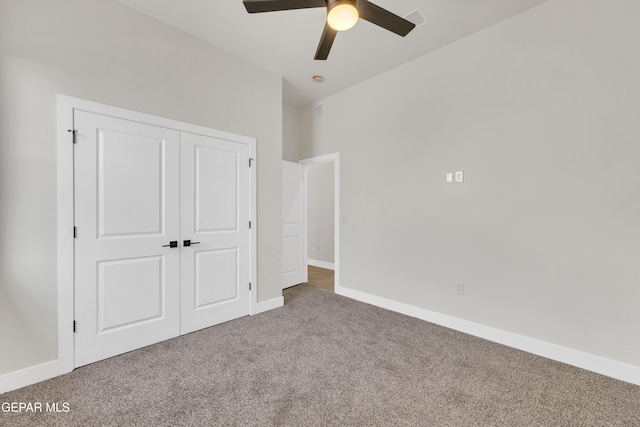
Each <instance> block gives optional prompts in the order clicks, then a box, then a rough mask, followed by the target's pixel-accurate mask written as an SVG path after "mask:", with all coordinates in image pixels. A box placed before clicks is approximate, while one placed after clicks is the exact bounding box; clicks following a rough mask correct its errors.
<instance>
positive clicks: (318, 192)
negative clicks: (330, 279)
mask: <svg viewBox="0 0 640 427" xmlns="http://www.w3.org/2000/svg"><path fill="white" fill-rule="evenodd" d="M333 191H334V176H333V162H328V163H320V164H317V165H311V166H307V215H308V218H307V257H308V258H310V259H312V260H316V261H323V262H326V263H330V264H333V261H334V250H333V247H334V239H335V234H334V230H335V229H334V195H333Z"/></svg>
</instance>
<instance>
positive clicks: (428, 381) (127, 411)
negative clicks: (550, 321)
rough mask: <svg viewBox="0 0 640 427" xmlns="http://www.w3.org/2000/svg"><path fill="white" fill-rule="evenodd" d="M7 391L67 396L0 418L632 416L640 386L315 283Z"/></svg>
mask: <svg viewBox="0 0 640 427" xmlns="http://www.w3.org/2000/svg"><path fill="white" fill-rule="evenodd" d="M1 402H49V403H50V402H58V403H60V404H62V403H63V402H67V403H68V404H69V407H70V411H69V412H68V413H36V414H7V413H1V412H0V425H2V426H45V425H46V426H67V425H72V426H93V425H101V426H137V425H140V426H178V425H203V426H217V425H221V426H245V425H247V426H271V425H286V426H337V425H359V426H378V425H386V426H640V387H638V386H634V385H631V384H628V383H624V382H621V381H616V380H613V379H611V378H608V377H604V376H601V375H597V374H594V373H591V372H587V371H584V370H581V369H578V368H574V367H571V366H568V365H565V364H562V363H558V362H553V361H550V360H547V359H544V358H541V357H538V356H534V355H531V354H528V353H524V352H521V351H518V350H514V349H511V348H508V347H504V346H501V345H499V344H495V343H491V342H488V341H485V340H482V339H479V338H475V337H472V336H468V335H465V334H462V333H459V332H456V331H452V330H450V329H447V328H443V327H440V326H436V325H433V324H430V323H426V322H423V321H421V320H417V319H414V318H411V317H407V316H403V315H401V314H397V313H393V312H390V311H386V310H383V309H380V308H376V307H373V306H370V305H367V304H363V303H360V302H357V301H353V300H350V299H348V298H344V297H341V296H338V295H335V294H333V293H331V292H328V291H325V290H322V289H318V288H315V287H312V286H309V285H300V286H296V287H294V288H290V289H288V290H286V291H285V306H284V307H282V308H278V309H276V310H272V311H270V312H266V313H263V314H260V315H257V316H253V317H244V318H241V319H238V320H234V321H232V322H228V323H225V324H222V325H218V326H215V327H212V328H208V329H205V330H202V331H199V332H195V333H192V334H189V335H185V336H182V337H179V338H175V339H172V340H169V341H166V342H162V343H159V344H155V345H153V346H150V347H146V348H143V349H140V350H136V351H133V352H130V353H127V354H124V355H121V356H117V357H114V358H111V359H107V360H104V361H101V362H98V363H94V364H92V365H89V366H85V367H82V368H79V369H76V370H75V371H73V372H71V373H70V374H67V375H64V376H61V377H58V378H54V379H51V380H49V381H45V382H42V383H39V384H35V385H33V386H29V387H25V388H23V389H20V390H16V391H13V392H10V393H5V394H3V395H1V396H0V403H1ZM61 407H62V406H61Z"/></svg>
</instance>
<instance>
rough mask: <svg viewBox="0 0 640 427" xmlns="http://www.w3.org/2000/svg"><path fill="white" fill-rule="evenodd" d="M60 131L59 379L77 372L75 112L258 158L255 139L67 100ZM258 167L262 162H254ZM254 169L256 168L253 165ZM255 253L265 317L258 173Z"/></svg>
mask: <svg viewBox="0 0 640 427" xmlns="http://www.w3.org/2000/svg"><path fill="white" fill-rule="evenodd" d="M57 109H58V110H57V111H58V131H57V166H58V175H57V176H58V248H57V249H58V374H59V375H61V374H64V373H67V372H71V371H72V370H73V368H74V367H75V360H74V336H73V320H74V259H75V256H74V241H73V231H74V230H73V227H74V215H73V210H74V205H73V204H74V194H73V187H74V182H73V134H72V133H71V132H70V131H69V130H70V129H74V123H73V113H74V111H76V110H77V111H87V112H90V113H97V114H102V115H106V116H111V117H117V118H122V119H126V120H133V121H137V122H141V123H148V124H151V125H155V126H160V127H166V128H170V129H175V130H178V131H184V132H190V133H195V134H199V135H204V136H210V137H213V138H220V139H226V140H228V141H234V142H238V143H241V144H247V145H248V146H249V148H250V157H251V158H252V159H255V158H256V154H257V151H256V139H255V138H249V137H246V136H241V135H235V134H232V133H228V132H223V131H219V130H215V129H210V128H206V127H202V126H197V125H192V124H188V123H184V122H179V121H176V120H171V119H166V118H163V117H158V116H152V115H150V114H145V113H140V112H137V111H131V110H126V109H123V108H118V107H113V106H111V105H106V104H100V103H97V102H92V101H87V100H84V99H80V98H73V97H70V96H66V95H60V94H59V95H58V97H57ZM255 163H257V162H255ZM254 166H255V164H254ZM250 187H251V190H250V191H251V198H250V200H251V202H250V203H251V220H252V224H253V225H254V226H252V227H251V232H250V238H251V242H250V245H251V249H250V258H251V260H250V262H249V266H250V270H251V271H250V274H249V277H250V280H251V283H252V288H251V289H252V290H251V298H250V301H251V302H250V307H249V314H256V313H258V312H260V311H264V309H261V308H260V307H259V306H258V299H257V298H258V286H259V284H258V277H257V271H258V267H257V245H256V236H257V229H258V224H257V223H258V221H257V219H258V216H257V209H256V189H257V186H256V167H252V168H251V181H250Z"/></svg>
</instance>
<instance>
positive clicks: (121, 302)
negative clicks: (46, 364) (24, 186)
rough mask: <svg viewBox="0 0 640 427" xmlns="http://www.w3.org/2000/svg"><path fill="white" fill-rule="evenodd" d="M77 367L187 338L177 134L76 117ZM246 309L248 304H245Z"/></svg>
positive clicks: (113, 120) (124, 122) (86, 115)
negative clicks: (183, 311)
mask: <svg viewBox="0 0 640 427" xmlns="http://www.w3.org/2000/svg"><path fill="white" fill-rule="evenodd" d="M74 123H75V128H76V129H77V138H76V139H77V144H76V146H75V152H74V153H75V154H74V155H75V159H74V173H75V180H74V181H75V188H74V191H75V194H74V197H75V212H74V215H75V224H76V227H77V238H76V241H75V243H76V246H75V319H76V322H77V328H76V334H75V366H82V365H85V364H88V363H91V362H94V361H97V360H101V359H105V358H107V357H111V356H114V355H116V354H121V353H124V352H127V351H130V350H133V349H136V348H139V347H143V346H146V345H149V344H153V343H155V342H158V341H162V340H165V339H168V338H172V337H175V336H177V335H178V334H179V332H180V331H179V328H180V326H179V323H180V318H179V309H180V306H179V298H180V290H179V286H180V280H179V274H180V273H179V271H180V266H179V262H180V249H179V248H178V247H174V248H171V247H165V245H169V242H170V241H178V240H179V233H180V230H179V225H180V223H179V209H180V205H179V202H180V200H179V191H180V189H179V169H178V168H179V162H178V158H179V157H178V156H179V132H177V131H175V130H170V129H166V128H162V127H156V126H151V125H146V124H141V123H136V122H132V121H127V120H122V119H116V118H112V117H108V116H103V115H99V114H92V113H86V112H78V111H76V112H75V115H74ZM247 305H248V304H247Z"/></svg>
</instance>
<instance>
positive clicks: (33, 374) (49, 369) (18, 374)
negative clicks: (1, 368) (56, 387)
mask: <svg viewBox="0 0 640 427" xmlns="http://www.w3.org/2000/svg"><path fill="white" fill-rule="evenodd" d="M57 376H58V361H57V360H53V361H51V362H47V363H43V364H41V365H36V366H31V367H29V368H25V369H21V370H19V371H15V372H10V373H8V374H4V375H0V394H2V393H6V392H9V391H12V390H17V389H19V388H22V387H26V386H28V385H31V384H35V383H38V382H40V381H44V380H48V379H50V378H53V377H57Z"/></svg>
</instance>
